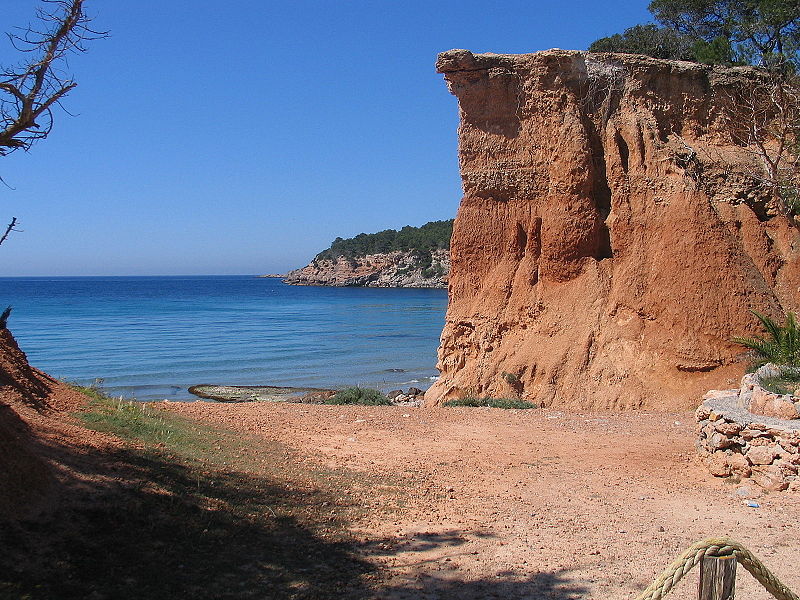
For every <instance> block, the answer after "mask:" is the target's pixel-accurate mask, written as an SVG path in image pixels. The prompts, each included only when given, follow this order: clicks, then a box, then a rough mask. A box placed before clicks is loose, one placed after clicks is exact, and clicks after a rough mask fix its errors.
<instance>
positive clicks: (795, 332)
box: [733, 310, 800, 367]
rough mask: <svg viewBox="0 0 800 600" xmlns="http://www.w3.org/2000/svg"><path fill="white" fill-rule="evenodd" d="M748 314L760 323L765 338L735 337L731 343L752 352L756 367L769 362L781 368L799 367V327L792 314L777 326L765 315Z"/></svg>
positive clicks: (757, 313) (754, 312)
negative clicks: (754, 356) (765, 334)
mask: <svg viewBox="0 0 800 600" xmlns="http://www.w3.org/2000/svg"><path fill="white" fill-rule="evenodd" d="M750 312H752V313H753V314H754V315H755V316H756V317H757V318H758V320H759V321H761V325H762V326H763V327H764V330H765V331H766V333H767V336H766V337H765V336H756V337H740V336H737V337H735V338H733V341H734V342H736V343H737V344H740V345H742V346H744V347H745V348H749V349H750V350H752V351H753V352H754V353H755V355H756V362H757V364H758V365H763V364H766V363H768V362H771V363H775V364H776V365H781V366H788V367H800V326H798V322H797V317H795V315H794V313H788V314H787V315H786V322H785V323H784V324H783V325H779V324H778V323H777V322H776V321H774V320H773V319H770V318H769V317H768V316H766V315H762V314H761V313H759V312H756V311H754V310H753V311H750Z"/></svg>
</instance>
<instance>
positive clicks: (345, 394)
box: [325, 387, 392, 406]
mask: <svg viewBox="0 0 800 600" xmlns="http://www.w3.org/2000/svg"><path fill="white" fill-rule="evenodd" d="M391 403H392V402H391V400H389V398H387V397H386V396H384V395H383V394H381V393H380V392H379V391H378V390H373V389H369V388H361V387H350V388H347V389H344V390H341V391H340V392H337V393H336V394H335V395H334V396H331V397H330V398H328V399H327V400H325V404H361V405H366V406H381V405H387V404H391Z"/></svg>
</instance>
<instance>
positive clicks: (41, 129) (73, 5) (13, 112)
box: [0, 0, 107, 156]
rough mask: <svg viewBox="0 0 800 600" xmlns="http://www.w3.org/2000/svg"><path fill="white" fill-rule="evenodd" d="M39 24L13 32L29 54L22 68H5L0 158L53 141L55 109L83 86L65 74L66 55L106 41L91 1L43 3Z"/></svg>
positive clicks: (0, 79) (0, 81)
mask: <svg viewBox="0 0 800 600" xmlns="http://www.w3.org/2000/svg"><path fill="white" fill-rule="evenodd" d="M41 2H42V6H41V7H40V8H39V9H38V10H37V18H38V20H39V22H38V25H37V26H36V27H34V26H28V27H27V28H23V29H20V30H19V31H18V32H14V33H9V34H8V36H9V38H10V39H11V42H12V45H13V46H14V48H15V49H17V50H19V51H21V52H23V53H25V54H26V55H28V60H27V61H25V62H24V63H23V64H21V65H19V66H16V67H3V68H0V156H3V155H6V154H8V153H10V152H13V151H14V150H17V149H19V148H22V149H24V150H28V149H29V148H30V147H31V145H32V144H33V143H34V142H35V141H36V140H40V139H43V138H45V137H47V135H48V134H49V133H50V131H51V129H52V126H53V114H52V112H51V109H52V107H53V105H55V104H58V105H59V106H60V101H61V100H62V99H63V98H64V96H66V95H67V94H68V93H69V92H70V91H72V90H73V89H74V88H75V86H76V85H77V83H75V81H73V79H72V78H71V77H69V76H67V75H66V74H65V73H64V72H63V70H62V69H63V66H64V64H65V60H66V56H67V55H68V54H70V53H72V52H84V51H85V50H86V48H85V46H84V42H85V41H87V40H93V39H97V38H102V37H106V35H107V34H106V33H104V32H101V31H95V30H93V29H90V28H89V26H88V24H89V18H88V17H87V16H86V14H85V12H84V8H83V5H84V2H85V0H41Z"/></svg>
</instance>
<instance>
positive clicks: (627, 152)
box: [426, 50, 800, 408]
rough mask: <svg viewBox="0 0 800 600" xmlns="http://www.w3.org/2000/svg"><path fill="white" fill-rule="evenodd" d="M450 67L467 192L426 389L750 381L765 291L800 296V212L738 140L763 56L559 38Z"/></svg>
mask: <svg viewBox="0 0 800 600" xmlns="http://www.w3.org/2000/svg"><path fill="white" fill-rule="evenodd" d="M437 69H438V70H439V72H441V73H443V74H444V76H445V80H446V81H447V84H448V86H449V89H450V90H451V92H452V93H453V94H454V95H456V96H457V97H458V101H459V107H460V116H461V123H460V126H459V132H458V135H459V160H460V166H461V175H462V179H463V187H464V197H463V200H462V202H461V206H460V208H459V211H458V216H457V218H456V221H455V228H454V232H453V238H452V242H451V258H452V269H451V273H450V304H449V308H448V311H447V321H446V325H445V329H444V332H443V333H442V341H441V346H440V349H439V364H438V367H439V369H440V371H441V378H440V380H439V381H438V382H437V383H436V384H435V385H434V386H433V387H432V388H431V390H429V392H428V393H427V394H426V402H428V403H429V404H431V403H436V402H440V401H442V400H444V399H446V398H450V397H454V396H462V395H468V394H469V395H472V394H474V395H492V396H500V397H506V396H509V395H518V396H521V397H523V398H527V399H530V400H533V401H536V402H540V403H543V404H545V405H561V406H570V405H571V406H581V407H586V408H637V407H647V408H689V407H694V406H696V404H697V402H698V401H699V398H700V396H701V395H702V393H703V392H704V391H705V390H707V389H708V388H710V387H719V386H720V385H724V384H726V383H728V382H730V383H731V384H732V385H735V379H734V378H736V377H738V376H739V375H740V374H741V372H742V371H743V366H744V365H743V363H742V362H741V359H740V355H741V353H742V349H741V348H740V347H739V346H736V345H735V344H732V343H731V342H730V339H731V337H732V336H734V335H740V334H745V333H748V332H749V333H755V332H757V330H758V328H757V327H756V324H755V319H754V318H753V316H752V315H751V314H749V313H748V309H751V308H753V309H758V310H761V311H766V312H767V313H770V314H773V315H775V316H781V315H782V313H783V311H785V310H797V308H798V298H799V297H800V295H799V294H798V292H799V290H800V287H798V286H800V261H798V252H799V251H800V238H799V237H798V231H797V229H795V228H794V227H793V226H792V225H791V224H790V223H789V221H788V220H787V219H786V218H785V217H782V216H774V215H772V214H771V213H770V211H769V207H768V206H767V203H766V197H765V195H764V193H763V192H762V191H760V190H759V187H758V184H757V182H756V181H755V179H754V178H753V174H754V173H756V171H757V170H758V166H757V164H756V162H755V158H754V156H753V154H752V153H751V152H748V151H747V149H746V148H742V147H741V146H738V145H737V144H735V143H734V142H733V141H732V128H733V127H735V126H737V124H740V121H741V119H742V118H743V117H742V115H741V114H740V113H741V110H740V109H739V108H737V107H738V104H737V102H735V101H734V100H733V98H735V97H737V93H738V91H740V90H741V89H744V88H746V87H747V86H748V85H751V84H752V83H753V82H754V81H755V80H757V79H758V77H759V75H758V73H757V72H756V71H754V70H752V69H748V68H735V69H724V68H720V67H713V68H712V67H706V66H703V65H697V64H692V63H685V62H670V61H660V60H655V59H648V58H644V57H636V56H626V55H610V54H588V53H585V52H574V51H562V50H550V51H546V52H539V53H536V54H529V55H496V54H483V55H473V54H472V53H470V52H468V51H466V50H453V51H450V52H445V53H443V54H441V55H440V56H439V60H438V62H437Z"/></svg>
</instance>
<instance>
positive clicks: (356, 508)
mask: <svg viewBox="0 0 800 600" xmlns="http://www.w3.org/2000/svg"><path fill="white" fill-rule="evenodd" d="M90 393H91V394H92V400H91V401H90V404H89V406H88V408H87V410H86V411H85V412H82V413H80V414H79V418H80V419H81V420H82V421H83V422H84V424H85V425H86V426H87V427H90V428H93V429H96V430H99V431H106V432H110V433H113V434H115V435H118V436H120V437H123V438H124V439H127V440H130V442H131V444H130V446H129V447H127V448H125V449H124V450H122V451H120V452H118V453H117V454H116V455H114V456H104V457H100V458H101V459H102V460H101V461H100V462H102V463H103V464H102V469H101V470H104V471H105V473H102V474H101V476H109V475H110V476H112V477H117V479H118V481H117V482H114V483H113V484H111V485H109V484H108V481H107V480H104V481H103V483H101V482H100V481H99V480H94V481H89V482H86V483H84V484H83V485H82V486H80V487H79V488H76V487H74V486H72V487H70V488H69V489H66V488H65V490H64V498H65V500H67V502H65V504H64V506H62V507H61V508H59V509H58V510H57V511H56V512H55V514H53V515H51V516H49V517H48V518H46V519H44V520H39V521H37V522H31V523H21V524H13V525H8V526H2V527H0V547H2V548H4V549H5V548H7V549H11V550H10V551H8V552H5V551H4V553H1V555H0V598H31V599H34V598H60V599H67V598H94V599H98V600H99V599H102V598H115V599H116V598H123V599H124V598H169V597H192V598H251V597H253V598H265V597H274V598H330V597H337V596H339V595H340V594H341V595H347V596H353V595H354V596H359V595H361V592H362V591H363V590H365V589H366V588H368V587H369V586H370V585H371V581H372V580H374V579H376V578H377V577H378V574H377V573H376V572H375V567H374V566H373V565H371V564H369V563H367V562H365V561H364V560H363V559H361V558H360V557H359V555H360V554H361V553H363V552H364V551H365V549H364V548H358V547H357V542H356V540H353V539H352V538H351V537H350V536H349V535H348V533H347V526H348V524H349V523H351V522H353V521H354V520H358V519H359V518H362V517H363V516H364V515H365V509H364V506H365V504H366V502H367V499H368V498H369V490H370V487H371V486H372V485H374V484H375V483H381V484H383V485H386V483H387V482H386V481H381V482H376V481H372V480H370V479H369V477H368V476H366V475H360V474H354V473H351V472H346V471H324V470H321V469H319V468H316V467H310V466H308V465H306V464H304V463H303V462H302V461H301V460H299V459H298V458H297V457H295V456H294V455H293V454H292V452H291V451H290V450H288V449H287V448H285V447H282V446H280V445H279V444H277V443H273V442H270V441H269V440H265V439H263V438H257V437H252V438H248V437H246V436H242V435H241V434H238V433H233V432H229V431H225V430H219V429H213V428H210V427H207V426H204V425H201V424H198V423H196V422H194V421H190V420H187V419H184V418H181V417H179V416H176V415H173V414H171V413H168V412H164V411H160V410H157V409H154V408H150V407H147V406H145V405H141V404H137V403H134V404H131V403H120V402H117V401H114V400H110V399H108V398H105V397H103V396H101V395H99V394H96V393H93V392H90ZM95 479H96V478H95Z"/></svg>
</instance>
